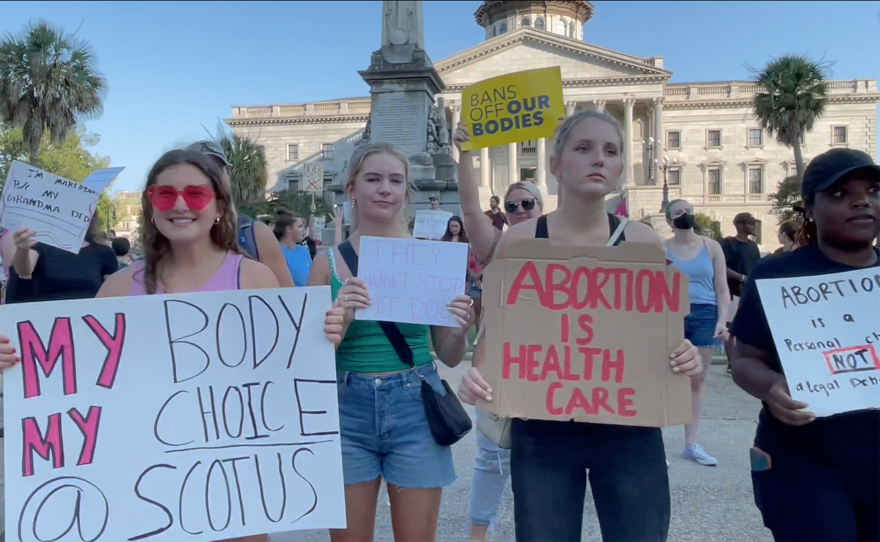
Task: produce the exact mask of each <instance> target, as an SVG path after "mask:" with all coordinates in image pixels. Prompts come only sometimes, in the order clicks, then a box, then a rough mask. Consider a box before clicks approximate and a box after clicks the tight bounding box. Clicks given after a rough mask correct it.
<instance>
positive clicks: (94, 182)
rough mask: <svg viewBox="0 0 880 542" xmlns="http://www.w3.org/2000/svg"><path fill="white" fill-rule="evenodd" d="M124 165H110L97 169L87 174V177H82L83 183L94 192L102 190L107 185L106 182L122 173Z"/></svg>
mask: <svg viewBox="0 0 880 542" xmlns="http://www.w3.org/2000/svg"><path fill="white" fill-rule="evenodd" d="M123 169H125V168H124V167H111V168H107V169H98V170H95V171H93V172H92V173H90V174H89V176H88V177H86V178H85V179H83V182H82V183H83V185H85V186H88V187H89V188H91V189H92V190H94V191H95V192H102V191H103V190H104V188H106V187H107V185H108V184H110V183H112V182H113V179H115V178H116V177H118V176H119V174H120V173H122V170H123Z"/></svg>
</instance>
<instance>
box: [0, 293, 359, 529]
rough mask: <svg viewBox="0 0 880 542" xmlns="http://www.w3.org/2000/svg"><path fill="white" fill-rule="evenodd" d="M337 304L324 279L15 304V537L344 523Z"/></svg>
mask: <svg viewBox="0 0 880 542" xmlns="http://www.w3.org/2000/svg"><path fill="white" fill-rule="evenodd" d="M329 305H330V291H329V288H328V287H319V288H297V289H293V288H290V289H278V290H260V291H259V292H257V291H251V292H247V291H236V292H222V293H200V294H187V295H168V296H160V295H151V296H142V297H128V298H116V299H99V300H89V301H56V302H52V305H51V310H48V306H47V305H46V304H45V303H27V304H20V305H10V306H7V307H6V308H4V309H3V311H2V314H0V330H2V331H3V333H4V334H6V335H8V336H9V337H10V338H11V339H12V343H13V345H14V346H15V348H16V349H17V350H18V351H19V352H21V364H20V366H17V367H15V368H13V369H11V370H9V371H7V373H6V375H5V380H6V382H5V389H4V391H5V401H4V408H5V413H4V426H5V427H6V442H5V467H6V488H5V490H6V522H7V523H6V525H7V539H9V540H19V541H26V542H35V541H37V540H48V539H49V538H52V539H54V540H72V539H74V538H76V539H77V540H92V541H98V542H120V541H125V540H157V541H169V542H181V541H188V540H192V541H207V540H220V539H227V538H234V537H240V536H245V535H250V534H257V533H267V532H275V531H288V530H291V529H313V528H327V527H344V526H345V505H344V497H343V480H342V460H341V451H340V443H339V421H338V410H337V402H336V397H337V391H336V376H335V370H334V354H333V347H332V345H331V344H330V343H329V342H327V341H326V339H325V338H324V333H323V321H324V312H325V311H326V310H327V308H328V307H329ZM75 529H79V533H80V534H79V535H77V534H76V533H77V531H76V530H75ZM68 533H69V534H68ZM56 537H57V538H56Z"/></svg>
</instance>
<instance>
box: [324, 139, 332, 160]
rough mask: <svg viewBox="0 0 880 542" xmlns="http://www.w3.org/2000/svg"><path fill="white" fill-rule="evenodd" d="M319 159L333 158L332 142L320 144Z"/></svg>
mask: <svg viewBox="0 0 880 542" xmlns="http://www.w3.org/2000/svg"><path fill="white" fill-rule="evenodd" d="M321 160H333V143H322V144H321Z"/></svg>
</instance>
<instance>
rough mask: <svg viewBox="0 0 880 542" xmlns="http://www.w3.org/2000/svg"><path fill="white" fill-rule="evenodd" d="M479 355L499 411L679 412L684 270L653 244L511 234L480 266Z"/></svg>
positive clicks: (653, 418)
mask: <svg viewBox="0 0 880 542" xmlns="http://www.w3.org/2000/svg"><path fill="white" fill-rule="evenodd" d="M483 307H484V311H485V312H484V318H487V323H486V334H485V338H484V341H485V342H486V358H485V361H484V362H483V365H481V367H480V368H481V371H482V372H483V375H484V377H485V378H486V381H487V382H488V383H489V385H490V386H492V389H493V391H494V393H493V401H492V403H482V404H480V405H479V406H480V408H481V409H483V410H488V411H490V412H493V413H495V414H497V415H499V416H506V417H512V418H525V419H539V420H558V421H568V420H575V421H580V422H593V423H605V424H615V425H636V426H649V427H664V426H669V425H681V424H684V423H686V422H688V421H690V415H691V391H690V378H689V377H687V376H684V375H680V374H675V373H673V372H672V371H671V367H670V354H671V353H672V351H673V350H674V349H675V348H676V347H677V346H678V345H679V344H681V342H682V340H683V338H684V317H685V316H686V315H687V313H688V312H689V304H688V291H687V277H686V276H685V275H683V274H682V273H681V272H679V271H678V270H677V269H675V268H674V267H669V266H667V265H666V257H665V254H664V253H663V251H662V250H661V249H660V248H659V247H657V246H654V245H648V244H640V243H624V244H622V245H621V246H618V247H598V248H574V247H560V246H555V245H552V244H550V243H549V242H548V241H546V240H543V239H529V240H524V241H519V242H517V243H515V244H514V245H513V246H511V247H510V250H509V251H508V255H507V256H506V257H505V258H502V259H496V260H495V261H493V262H492V263H491V264H490V265H489V267H488V268H487V269H486V273H485V275H484V281H483Z"/></svg>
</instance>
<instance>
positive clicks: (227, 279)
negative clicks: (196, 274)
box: [128, 252, 242, 295]
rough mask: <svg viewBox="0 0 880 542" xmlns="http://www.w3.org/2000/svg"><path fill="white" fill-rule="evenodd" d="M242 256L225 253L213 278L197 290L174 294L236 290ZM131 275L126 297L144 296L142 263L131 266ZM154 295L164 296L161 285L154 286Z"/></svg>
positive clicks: (239, 283) (239, 284) (239, 286)
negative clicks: (129, 288)
mask: <svg viewBox="0 0 880 542" xmlns="http://www.w3.org/2000/svg"><path fill="white" fill-rule="evenodd" d="M241 260H242V255H241V254H233V253H232V252H227V253H226V258H225V259H224V260H223V263H222V264H221V265H220V269H218V270H217V272H216V273H214V276H213V277H211V278H210V279H208V282H206V283H204V284H202V285H201V286H200V287H199V288H196V289H195V290H190V291H189V292H175V293H178V294H180V293H194V292H224V291H228V290H238V289H240V288H241V282H240V280H239V268H240V266H241ZM132 268H133V273H132V280H131V290H130V291H129V292H128V295H146V293H147V290H146V288H145V286H144V273H143V270H144V261H143V260H137V261H136V262H134V263H133V264H132ZM156 293H157V294H164V293H165V291H164V289H163V288H162V285H160V284H157V285H156Z"/></svg>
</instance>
